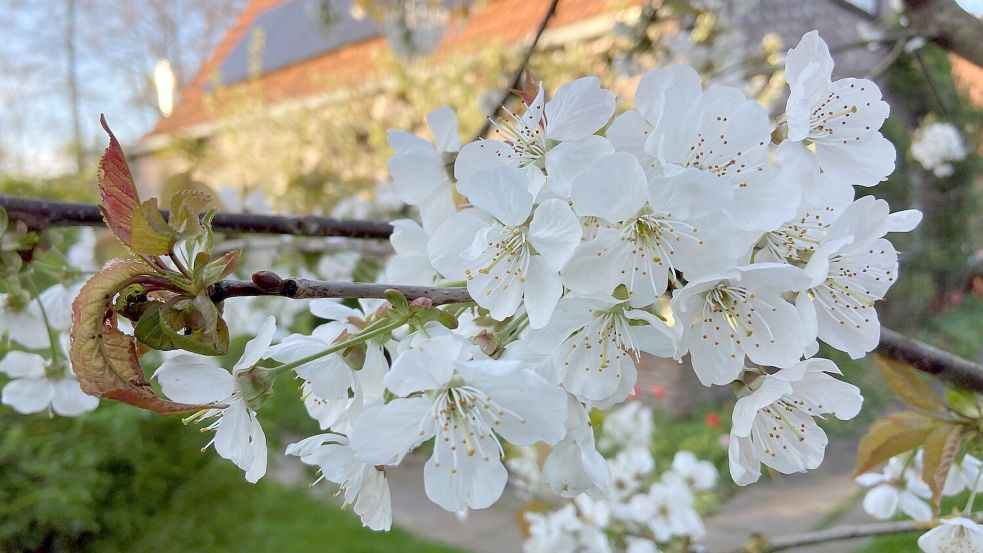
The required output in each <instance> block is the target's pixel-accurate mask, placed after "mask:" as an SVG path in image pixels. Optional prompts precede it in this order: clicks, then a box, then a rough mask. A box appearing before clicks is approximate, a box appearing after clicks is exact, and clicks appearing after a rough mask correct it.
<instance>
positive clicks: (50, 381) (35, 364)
mask: <svg viewBox="0 0 983 553" xmlns="http://www.w3.org/2000/svg"><path fill="white" fill-rule="evenodd" d="M61 355H62V357H59V358H57V359H52V360H48V359H45V358H44V357H42V356H40V355H37V354H34V353H26V352H23V351H16V350H15V351H10V352H7V355H5V356H4V357H3V359H2V360H0V372H2V373H4V374H6V375H7V376H9V377H10V378H11V380H10V382H7V383H6V384H5V385H4V387H3V392H2V402H3V404H4V405H9V406H10V407H13V408H14V409H15V410H16V411H17V412H18V413H24V414H29V413H40V412H41V411H44V410H47V409H50V410H51V411H53V412H54V413H55V414H58V415H61V416H63V417H74V416H77V415H81V414H82V413H87V412H89V411H92V410H94V409H95V408H96V407H98V406H99V399H98V398H95V397H92V396H90V395H88V394H86V393H85V392H83V391H82V388H80V387H79V383H78V381H77V380H75V375H74V373H72V370H71V368H70V367H69V366H68V361H67V354H66V353H61Z"/></svg>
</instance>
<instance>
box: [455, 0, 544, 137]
mask: <svg viewBox="0 0 983 553" xmlns="http://www.w3.org/2000/svg"><path fill="white" fill-rule="evenodd" d="M559 3H560V0H552V1H551V2H550V5H549V7H548V8H546V13H544V14H543V19H542V20H540V22H539V27H538V28H537V29H536V34H535V36H533V39H532V42H531V43H530V44H529V48H527V49H526V53H525V54H524V55H523V56H522V60H521V61H520V62H519V66H518V67H516V68H515V72H513V73H512V78H511V79H509V84H508V86H506V87H505V90H504V91H503V92H502V97H501V99H500V100H499V101H498V103H496V104H495V111H493V112H491V114H489V115H488V119H486V120H485V123H484V124H483V125H482V126H481V129H479V130H478V133H477V134H476V135H475V140H477V139H479V138H485V136H487V135H488V131H490V130H491V126H492V120H493V119H494V118H495V117H496V116H497V115H498V112H500V111H502V108H503V107H505V104H506V103H507V102H508V101H509V97H510V96H512V94H513V92H512V91H513V90H515V89H517V88H519V83H520V82H522V74H523V73H525V71H526V66H527V65H529V60H530V59H531V58H532V54H533V52H535V51H536V47H537V46H538V45H539V39H540V37H542V36H543V31H545V30H546V26H547V25H548V24H549V22H550V19H552V18H553V14H555V13H556V5H557V4H559Z"/></svg>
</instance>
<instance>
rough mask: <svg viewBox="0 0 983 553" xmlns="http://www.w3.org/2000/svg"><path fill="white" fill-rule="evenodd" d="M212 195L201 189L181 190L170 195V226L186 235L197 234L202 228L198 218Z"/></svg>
mask: <svg viewBox="0 0 983 553" xmlns="http://www.w3.org/2000/svg"><path fill="white" fill-rule="evenodd" d="M211 201H212V197H211V195H210V194H208V193H207V192H203V191H201V190H181V191H180V192H177V193H175V194H174V195H173V196H171V215H170V218H169V222H170V225H171V228H173V229H174V230H175V231H177V232H179V233H181V234H182V235H184V236H186V237H189V238H190V237H192V236H197V235H199V234H201V233H202V231H203V230H204V228H203V227H202V225H201V222H200V221H199V220H198V217H199V215H200V214H201V213H202V212H203V211H204V210H205V208H206V207H207V206H208V204H209V203H211Z"/></svg>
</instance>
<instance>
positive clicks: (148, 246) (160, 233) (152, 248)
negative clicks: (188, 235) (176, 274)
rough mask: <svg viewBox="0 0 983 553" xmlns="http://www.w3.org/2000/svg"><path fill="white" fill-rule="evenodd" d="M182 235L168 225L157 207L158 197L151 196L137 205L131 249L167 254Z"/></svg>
mask: <svg viewBox="0 0 983 553" xmlns="http://www.w3.org/2000/svg"><path fill="white" fill-rule="evenodd" d="M180 238H181V235H180V234H178V233H177V232H174V230H173V229H171V227H169V226H168V225H167V221H165V220H164V216H163V215H161V213H160V209H159V208H158V207H157V198H150V199H149V200H147V201H145V202H143V203H142V204H140V205H139V206H137V209H136V211H135V212H134V213H133V219H132V225H131V233H130V249H131V250H133V252H134V253H138V254H143V255H152V256H157V255H167V254H169V253H171V249H172V248H173V247H174V244H175V242H177V241H178V240H179V239H180Z"/></svg>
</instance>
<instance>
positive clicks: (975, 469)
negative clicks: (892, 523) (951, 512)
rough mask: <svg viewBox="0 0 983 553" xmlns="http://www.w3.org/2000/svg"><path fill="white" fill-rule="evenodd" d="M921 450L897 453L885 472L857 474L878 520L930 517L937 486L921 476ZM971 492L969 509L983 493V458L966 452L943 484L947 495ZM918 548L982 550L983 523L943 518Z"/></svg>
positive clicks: (934, 552) (928, 551)
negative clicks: (931, 484)
mask: <svg viewBox="0 0 983 553" xmlns="http://www.w3.org/2000/svg"><path fill="white" fill-rule="evenodd" d="M923 456H924V452H923V451H922V450H920V449H919V450H915V451H910V452H908V453H906V454H904V455H900V456H896V457H892V458H891V459H890V460H888V462H887V463H886V464H885V465H884V467H883V469H882V470H881V472H868V473H864V474H861V475H860V476H858V477H857V478H856V482H857V483H858V484H860V485H861V486H863V487H865V488H867V489H868V491H867V494H866V495H865V496H864V501H863V507H864V511H866V512H867V514H869V515H870V516H872V517H874V518H876V519H878V520H891V519H893V518H895V517H896V516H898V515H899V514H903V515H905V516H908V517H910V518H912V519H914V520H918V521H931V520H933V516H932V506H931V505H930V503H929V502H930V500H931V498H932V490H931V489H930V488H929V486H928V484H926V483H925V482H924V481H923V480H922V478H921V472H922V467H923ZM967 491H968V493H969V494H970V500H969V505H968V506H967V509H966V510H967V511H968V510H969V509H970V507H971V506H972V504H973V499H975V497H976V494H977V493H979V492H981V491H983V462H980V460H979V459H977V458H976V457H974V456H973V455H971V454H969V453H966V454H965V455H963V456H962V458H961V459H958V460H956V461H954V462H953V463H952V466H951V467H950V468H949V473H948V475H947V477H946V480H945V485H944V487H943V488H942V495H943V496H955V495H959V494H962V493H964V492H967ZM918 547H919V548H920V549H921V550H922V551H924V552H925V553H944V552H946V551H980V550H983V524H980V523H979V521H978V520H973V519H971V518H963V517H961V516H953V517H951V518H944V519H941V520H940V524H939V525H938V526H936V527H935V528H933V529H931V530H929V531H928V532H926V533H925V534H923V535H922V536H921V537H920V538H919V539H918Z"/></svg>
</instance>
